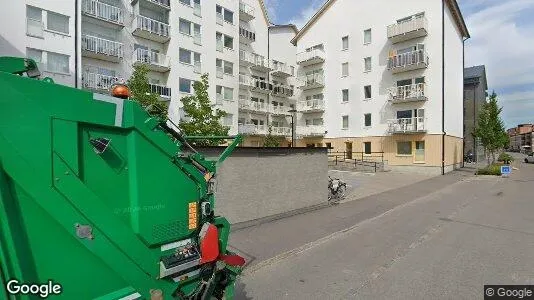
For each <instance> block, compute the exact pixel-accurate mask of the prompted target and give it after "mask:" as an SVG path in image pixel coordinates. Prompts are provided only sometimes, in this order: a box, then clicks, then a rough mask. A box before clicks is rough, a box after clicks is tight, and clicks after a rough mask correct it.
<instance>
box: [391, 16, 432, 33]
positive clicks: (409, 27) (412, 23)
mask: <svg viewBox="0 0 534 300" xmlns="http://www.w3.org/2000/svg"><path fill="white" fill-rule="evenodd" d="M426 28H427V20H426V18H425V17H424V16H421V17H416V18H412V19H410V20H408V21H403V22H400V23H397V24H393V25H389V26H388V29H387V30H388V38H392V37H395V36H398V35H403V34H406V33H408V32H412V31H417V30H419V29H426Z"/></svg>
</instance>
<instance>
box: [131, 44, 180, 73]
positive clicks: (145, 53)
mask: <svg viewBox="0 0 534 300" xmlns="http://www.w3.org/2000/svg"><path fill="white" fill-rule="evenodd" d="M133 62H134V65H137V64H145V65H146V66H147V67H148V69H149V70H151V71H155V72H163V73H164V72H168V71H169V70H170V69H171V64H170V58H169V57H168V56H166V55H163V54H161V53H156V52H153V51H149V50H145V49H137V50H136V51H134V53H133Z"/></svg>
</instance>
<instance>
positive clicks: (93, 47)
mask: <svg viewBox="0 0 534 300" xmlns="http://www.w3.org/2000/svg"><path fill="white" fill-rule="evenodd" d="M82 49H83V50H85V51H90V52H94V53H99V54H104V55H109V56H115V57H119V58H122V57H123V56H124V52H123V45H122V43H119V42H116V41H111V40H106V39H103V38H99V37H96V36H91V35H84V36H82Z"/></svg>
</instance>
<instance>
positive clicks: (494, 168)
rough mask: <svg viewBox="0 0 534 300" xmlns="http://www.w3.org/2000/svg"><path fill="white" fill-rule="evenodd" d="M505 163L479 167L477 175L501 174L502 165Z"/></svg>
mask: <svg viewBox="0 0 534 300" xmlns="http://www.w3.org/2000/svg"><path fill="white" fill-rule="evenodd" d="M502 165H503V164H499V163H497V164H493V165H489V166H487V167H485V168H482V169H478V170H477V173H476V175H493V176H501V175H502V174H501V166H502Z"/></svg>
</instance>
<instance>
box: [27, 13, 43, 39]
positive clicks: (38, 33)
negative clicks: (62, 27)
mask: <svg viewBox="0 0 534 300" xmlns="http://www.w3.org/2000/svg"><path fill="white" fill-rule="evenodd" d="M43 32H44V24H43V22H41V20H36V19H31V18H27V19H26V34H27V35H29V36H34V37H40V38H42V37H43Z"/></svg>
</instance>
